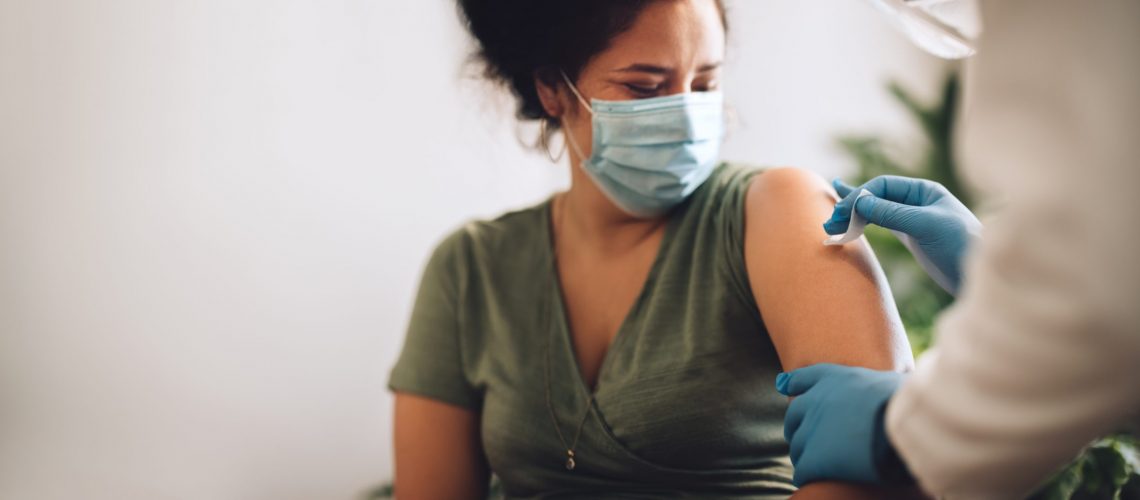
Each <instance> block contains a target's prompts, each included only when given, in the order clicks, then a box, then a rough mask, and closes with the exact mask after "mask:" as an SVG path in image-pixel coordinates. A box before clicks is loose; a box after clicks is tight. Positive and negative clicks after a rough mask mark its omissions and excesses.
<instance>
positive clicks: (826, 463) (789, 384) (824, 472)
mask: <svg viewBox="0 0 1140 500" xmlns="http://www.w3.org/2000/svg"><path fill="white" fill-rule="evenodd" d="M903 377H904V375H903V374H901V373H897V372H889V371H878V370H870V369H867V368H856V367H851V366H841V365H833V364H818V365H811V366H808V367H806V368H800V369H798V370H792V371H790V372H788V373H781V374H780V375H778V376H777V377H776V389H777V390H778V391H780V393H781V394H783V395H785V396H792V397H795V399H793V400H792V403H791V404H790V405H789V406H788V413H787V416H785V417H784V438H785V439H787V440H788V444H789V445H790V447H791V458H792V465H793V466H795V475H794V476H793V478H792V482H794V483H795V484H796V486H803V485H805V484H807V483H810V482H813V481H824V480H840V481H854V482H860V483H874V484H881V483H885V482H889V481H890V480H893V479H894V478H895V477H896V476H897V477H900V478H901V477H903V476H905V474H902V473H899V471H896V470H884V469H885V468H887V467H890V466H891V465H892V464H893V463H894V462H896V461H897V459H895V458H894V457H895V454H894V451H893V450H892V449H891V445H890V441H888V440H887V436H886V432H885V430H884V428H883V415H884V413H885V409H886V405H887V401H888V400H889V399H890V398H891V396H892V395H893V394H894V393H895V390H897V389H898V387H899V384H901V383H902V381H903ZM898 463H899V464H900V467H901V462H898Z"/></svg>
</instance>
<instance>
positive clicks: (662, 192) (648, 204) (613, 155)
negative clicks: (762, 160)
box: [562, 73, 724, 217]
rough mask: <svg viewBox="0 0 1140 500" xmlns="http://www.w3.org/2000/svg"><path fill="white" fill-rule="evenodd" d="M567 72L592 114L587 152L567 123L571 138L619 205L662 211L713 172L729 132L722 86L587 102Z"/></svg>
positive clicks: (634, 211) (645, 213) (638, 212)
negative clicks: (587, 153)
mask: <svg viewBox="0 0 1140 500" xmlns="http://www.w3.org/2000/svg"><path fill="white" fill-rule="evenodd" d="M562 78H563V79H564V80H566V84H567V85H569V86H570V90H571V91H572V92H574V95H575V96H577V97H578V101H579V102H581V103H582V105H583V106H585V107H586V110H588V111H590V113H591V114H592V115H593V132H594V140H593V149H592V150H591V154H590V157H589V158H586V157H585V155H583V154H582V149H581V147H579V146H578V142H577V141H576V140H575V139H574V137H573V134H571V133H570V131H569V130H568V129H565V128H564V132H565V134H566V139H567V142H569V143H570V146H571V147H573V148H574V152H575V153H577V154H578V157H579V158H583V160H582V169H583V170H585V171H586V172H587V173H588V174H589V175H590V177H591V178H593V180H594V182H595V183H596V184H597V185H598V187H599V188H600V189H601V190H602V192H604V193H605V194H606V196H608V197H609V198H610V200H612V201H613V202H614V203H615V204H616V205H617V206H618V207H620V208H621V209H622V210H624V211H626V212H627V213H629V214H631V215H633V216H636V217H655V216H658V215H661V214H664V213H665V212H667V211H669V209H671V208H673V207H675V206H677V205H678V204H680V203H681V202H682V201H685V198H687V197H688V196H689V195H691V194H693V191H695V190H696V189H697V188H698V187H700V185H701V184H702V183H704V182H705V180H706V179H708V178H709V174H711V173H712V170H713V167H715V166H716V160H717V158H718V156H719V155H720V143H721V139H722V138H723V135H724V96H723V95H722V94H721V93H720V92H695V93H684V94H674V95H670V96H664V97H654V98H650V99H634V100H630V101H602V100H598V99H593V100H591V101H590V103H589V104H588V103H586V99H584V98H583V97H582V94H580V93H578V89H577V88H575V87H574V84H573V83H572V82H571V81H570V78H569V77H567V76H566V74H565V73H563V74H562Z"/></svg>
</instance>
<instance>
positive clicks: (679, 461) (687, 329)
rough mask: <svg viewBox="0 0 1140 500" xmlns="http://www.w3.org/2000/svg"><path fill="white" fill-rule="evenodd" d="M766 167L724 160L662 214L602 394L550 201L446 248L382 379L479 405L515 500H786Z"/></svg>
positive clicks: (480, 226) (469, 232)
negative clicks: (760, 223) (587, 374)
mask: <svg viewBox="0 0 1140 500" xmlns="http://www.w3.org/2000/svg"><path fill="white" fill-rule="evenodd" d="M759 172H760V170H757V169H752V168H747V167H742V166H737V165H731V164H721V165H719V166H718V167H717V168H716V169H715V170H714V172H713V174H712V175H711V176H710V177H709V179H708V180H707V181H706V182H705V183H704V184H703V185H702V186H701V187H700V188H698V189H697V190H696V191H695V192H694V193H693V194H692V195H691V196H690V197H689V198H688V199H687V200H686V201H685V202H684V203H682V204H681V205H679V206H677V207H676V208H675V209H673V210H672V211H671V212H670V213H669V215H668V217H669V220H668V222H667V226H666V229H665V234H664V236H663V238H662V241H661V246H660V248H659V250H658V253H657V256H656V258H655V260H654V262H653V265H652V267H651V269H650V272H649V275H648V277H647V279H646V281H645V283H644V285H643V287H642V290H641V293H640V295H639V296H638V297H637V299H636V300H635V302H634V304H633V306H632V307H631V309H630V310H629V312H628V315H627V317H626V318H625V320H624V321H623V323H622V324H621V326H620V328H619V329H618V331H617V334H616V336H615V337H614V339H613V341H612V343H611V345H610V347H609V349H608V350H607V352H606V355H605V358H604V360H603V362H602V366H601V368H600V371H599V373H598V377H597V382H596V385H595V387H594V390H593V391H591V390H590V389H589V387H587V386H586V384H585V382H584V381H583V379H582V377H581V372H580V370H579V367H578V362H577V359H576V357H575V354H574V348H573V342H572V339H571V335H570V330H569V327H568V326H567V325H568V321H567V317H566V313H565V310H564V307H563V301H562V293H561V290H560V286H559V283H558V278H557V276H558V274H557V271H556V267H555V262H554V253H553V247H552V237H551V234H552V233H551V221H550V219H551V217H550V213H551V202H550V200H549V199H548V200H547V201H544V202H543V203H540V204H539V205H536V206H534V207H530V208H527V209H524V210H519V211H515V212H511V213H507V214H505V215H502V216H500V217H498V218H496V219H494V220H488V221H475V222H471V223H468V224H466V225H464V226H463V227H461V228H460V229H458V230H457V231H455V232H453V233H452V234H451V235H450V236H448V237H447V238H446V239H445V240H444V241H443V242H442V243H441V244H440V245H439V246H438V247H437V248H436V250H435V252H434V253H433V254H432V256H431V258H430V259H429V262H428V265H427V267H426V269H425V271H424V274H423V278H422V280H421V283H420V288H419V292H418V294H417V297H416V302H415V306H414V308H413V312H412V318H411V322H410V324H409V326H408V331H407V336H406V339H405V341H404V347H403V351H402V353H401V355H400V358H399V360H398V361H397V363H396V366H395V367H394V368H393V370H392V373H391V378H390V380H389V387H390V388H391V389H392V390H395V391H399V392H405V393H410V394H417V395H420V396H423V397H427V398H431V399H435V400H438V401H442V402H445V403H449V404H452V405H457V406H460V407H463V408H468V409H470V410H472V411H475V412H478V413H479V414H480V417H481V418H480V429H481V437H482V443H483V449H484V452H485V454H486V457H487V459H488V462H489V463H490V465H491V469H492V471H493V472H494V473H495V474H496V475H497V476H498V477H499V480H500V482H501V485H502V490H503V493H504V495H505V496H506V497H508V498H594V499H599V498H674V497H677V498H679V497H692V496H696V497H700V498H761V499H768V498H787V497H788V496H789V495H790V494H791V493H793V492H794V491H795V488H794V487H793V486H792V484H791V478H792V467H791V463H790V461H789V460H788V446H787V443H786V442H785V441H784V437H783V418H784V413H785V411H786V409H787V400H786V398H784V397H783V396H781V395H780V394H779V393H777V392H776V390H775V386H774V380H775V377H776V374H777V373H779V371H780V363H779V360H778V358H777V356H776V351H775V348H774V347H773V345H772V341H771V339H770V338H769V337H768V333H767V331H766V330H765V328H764V323H763V321H762V319H761V315H760V311H759V310H758V308H757V306H756V299H755V298H754V297H753V295H752V291H751V286H750V284H749V280H748V273H747V270H746V269H745V264H744V199H745V195H746V193H747V190H748V185H749V182H750V181H751V179H752V178H753V177H754V176H755V175H757V174H758V173H759ZM773 237H778V236H773ZM579 423H581V424H582V430H581V435H580V437H579V439H578V442H577V444H576V445H574V446H573V449H574V460H575V462H576V464H575V465H576V466H575V467H574V469H573V470H568V469H567V468H566V465H565V464H566V458H567V453H566V450H567V447H568V446H571V445H572V441H573V440H574V437H575V434H576V429H577V428H578V426H579ZM556 425H557V428H556V427H555V426H556ZM559 432H561V434H562V436H563V439H560V438H559ZM563 441H565V443H566V444H565V445H564V444H563Z"/></svg>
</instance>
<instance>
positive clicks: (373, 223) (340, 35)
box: [0, 0, 941, 500]
mask: <svg viewBox="0 0 1140 500" xmlns="http://www.w3.org/2000/svg"><path fill="white" fill-rule="evenodd" d="M731 15H732V23H733V30H734V31H733V34H732V38H733V40H732V49H731V50H732V62H731V64H732V66H731V67H730V70H729V78H728V82H727V87H728V92H729V94H730V99H731V100H732V102H733V103H735V105H736V107H737V110H738V112H739V113H740V115H741V117H742V125H741V127H740V128H739V129H738V130H737V131H736V132H735V134H734V135H733V137H732V138H731V139H730V141H729V142H728V144H727V145H726V155H727V156H728V157H730V158H735V159H741V160H747V161H751V162H756V163H770V164H795V165H800V166H804V167H808V168H812V169H815V170H817V171H819V172H821V173H823V174H824V175H828V176H830V175H835V174H838V173H842V172H843V171H844V170H845V169H846V168H849V165H848V164H847V163H845V160H844V158H843V156H842V155H841V154H840V153H839V152H838V151H836V150H835V149H834V147H833V146H832V140H831V139H832V137H833V136H834V134H835V133H837V132H839V131H844V130H860V131H862V130H872V131H873V130H883V131H890V132H892V133H900V134H903V135H909V136H914V135H915V132H914V130H913V129H912V127H910V126H909V124H907V123H905V121H904V120H903V115H902V112H901V111H900V110H899V109H898V108H897V107H895V106H894V105H893V103H891V102H890V100H889V98H888V97H887V96H886V94H885V92H884V91H883V88H882V84H883V83H884V82H885V81H886V80H887V79H888V78H891V77H897V78H901V79H903V80H904V81H907V82H910V83H912V84H913V85H915V86H918V87H919V88H920V89H925V90H927V91H932V90H933V88H934V86H933V85H932V84H933V83H934V82H935V81H936V80H937V79H938V78H939V76H940V68H941V66H940V64H939V63H938V62H936V61H934V60H932V59H930V58H928V57H926V56H924V55H922V54H920V53H918V52H917V51H916V50H914V49H912V48H910V47H909V46H907V45H906V44H905V42H904V41H903V40H902V39H901V38H900V37H899V36H897V35H896V34H895V33H894V32H893V31H890V29H889V27H888V25H887V24H886V23H885V22H883V21H882V20H880V19H878V18H877V17H875V16H876V14H875V13H874V12H873V11H872V10H871V9H870V8H869V7H867V6H865V5H863V4H862V3H860V2H850V1H848V0H826V1H825V0H812V1H804V0H779V1H758V0H738V1H737V2H736V3H735V5H734V8H733V12H732V13H731ZM466 43H467V41H466V38H465V37H464V34H463V33H462V32H461V30H460V28H459V25H458V23H457V22H456V20H455V13H454V7H453V4H452V2H451V1H449V0H433V1H415V2H411V1H404V2H397V1H392V0H341V1H337V2H330V1H320V2H318V1H282V0H273V1H270V0H259V1H253V0H245V1H238V2H235V1H230V0H204V1H198V2H156V1H153V0H113V1H103V2H84V1H78V0H73V1H68V0H35V1H16V0H0V498H4V499H21V500H24V499H27V500H40V499H53V500H54V499H63V498H85V499H93V500H102V499H136V498H137V499H195V500H198V499H278V500H290V499H297V500H301V499H318V498H319V499H334V498H350V497H352V496H353V495H356V494H358V493H359V492H361V491H363V490H364V489H366V488H367V487H369V486H371V485H373V484H375V483H378V482H380V481H381V480H383V479H385V478H388V477H390V474H391V468H392V463H391V458H390V450H389V448H390V443H391V440H390V437H389V435H390V432H391V422H390V418H389V414H390V411H391V398H390V397H389V395H388V394H387V393H386V390H385V381H386V378H387V372H388V369H389V367H390V366H391V364H392V362H393V360H394V358H395V356H396V354H397V352H398V347H399V345H400V342H401V337H402V330H403V327H404V325H405V322H406V317H407V314H408V310H409V307H410V300H411V294H412V292H413V290H414V286H415V284H416V280H417V278H418V274H419V269H420V266H421V265H422V263H423V262H424V260H425V258H426V256H427V252H428V251H429V250H430V248H431V247H432V245H433V244H434V243H435V241H437V240H438V239H439V238H440V236H441V235H442V234H443V233H445V232H446V231H448V230H449V229H450V228H452V227H454V226H455V225H456V224H458V223H459V222H460V221H462V220H464V219H467V218H470V217H474V216H491V215H494V214H496V213H498V212H500V211H502V210H504V209H507V208H510V207H517V206H520V205H524V204H529V203H533V202H535V201H538V200H540V199H542V198H544V197H545V196H547V195H548V193H550V192H551V191H552V190H554V189H556V188H557V187H559V186H561V185H563V184H564V183H565V179H566V174H565V167H562V166H552V165H549V164H548V162H547V160H546V159H545V157H544V156H543V155H541V154H534V153H528V152H526V151H524V150H523V148H522V147H520V146H519V144H518V143H517V141H516V140H515V134H516V126H515V124H514V122H513V121H512V120H511V116H510V115H511V109H510V103H509V101H507V100H505V99H503V98H501V97H494V96H489V95H485V92H484V91H485V88H484V86H482V85H479V84H476V83H473V82H471V81H466V80H464V79H463V78H461V76H460V75H461V73H462V65H461V62H462V60H463V57H464V55H465V54H466V52H467V51H468V49H469V48H468V46H467V45H466ZM928 93H931V92H928Z"/></svg>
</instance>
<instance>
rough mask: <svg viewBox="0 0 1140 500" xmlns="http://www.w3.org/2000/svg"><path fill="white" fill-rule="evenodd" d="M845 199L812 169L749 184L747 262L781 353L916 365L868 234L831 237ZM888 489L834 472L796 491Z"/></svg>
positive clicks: (798, 358)
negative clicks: (835, 212)
mask: <svg viewBox="0 0 1140 500" xmlns="http://www.w3.org/2000/svg"><path fill="white" fill-rule="evenodd" d="M835 201H836V195H835V193H834V191H833V190H832V189H831V187H830V186H828V185H827V183H826V182H824V181H823V179H822V178H820V177H819V176H817V175H815V174H812V173H810V172H808V171H805V170H799V169H793V168H781V169H774V170H769V171H766V172H764V173H762V174H760V175H758V176H757V177H755V178H754V179H753V181H752V184H751V186H749V190H748V195H747V200H746V202H745V236H744V255H745V265H746V266H747V269H748V277H749V281H750V282H751V287H752V292H753V295H754V296H755V297H756V304H757V307H759V309H760V311H761V314H762V316H763V319H764V325H765V327H766V328H767V329H768V333H769V335H770V337H771V339H772V343H773V344H774V345H775V347H776V352H777V353H778V355H779V357H780V363H781V365H782V366H783V369H784V370H785V371H787V370H793V369H796V368H802V367H804V366H808V365H811V364H815V363H836V364H842V365H849V366H863V367H867V368H873V369H879V370H896V371H909V370H911V369H912V368H913V366H914V359H913V356H912V355H911V351H910V345H909V343H908V342H907V340H906V333H905V331H904V329H903V326H902V322H901V320H900V319H899V316H898V310H897V309H896V307H895V304H894V300H893V298H892V297H891V293H890V288H889V286H888V285H887V281H886V277H885V276H884V274H883V271H882V269H881V268H880V267H879V264H878V262H877V261H876V260H875V256H874V254H873V253H872V252H871V248H870V246H869V245H868V244H867V242H866V240H865V239H859V240H857V241H853V242H851V243H848V244H846V245H842V246H836V247H826V246H824V245H823V240H824V239H826V238H827V234H826V233H825V232H824V231H823V227H822V225H821V224H822V222H823V221H824V220H827V218H828V217H829V216H830V215H831V211H832V208H833V207H834V206H835ZM885 493H886V492H885V491H883V490H876V489H874V488H869V487H866V486H860V485H852V484H845V483H835V482H828V483H812V484H809V485H807V486H805V487H804V488H801V489H800V491H799V492H798V493H797V494H796V495H795V498H852V497H854V498H862V496H860V495H870V496H868V497H873V496H875V495H878V496H880V497H881V495H882V494H885ZM895 493H896V494H897V493H898V492H895Z"/></svg>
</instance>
